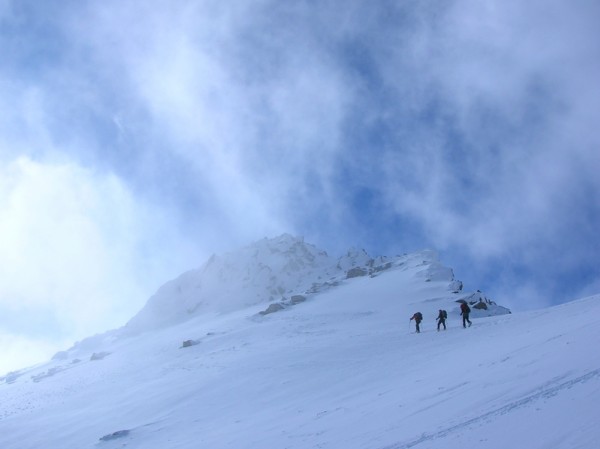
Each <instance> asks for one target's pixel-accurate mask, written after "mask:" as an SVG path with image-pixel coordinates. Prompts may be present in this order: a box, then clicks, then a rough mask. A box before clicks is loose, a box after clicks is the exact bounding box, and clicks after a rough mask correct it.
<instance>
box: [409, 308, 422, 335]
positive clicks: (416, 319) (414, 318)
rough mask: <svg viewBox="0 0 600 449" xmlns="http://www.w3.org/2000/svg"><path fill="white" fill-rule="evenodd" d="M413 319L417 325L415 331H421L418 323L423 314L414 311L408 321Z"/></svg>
mask: <svg viewBox="0 0 600 449" xmlns="http://www.w3.org/2000/svg"><path fill="white" fill-rule="evenodd" d="M412 320H415V323H416V325H417V333H420V332H421V328H420V326H419V325H420V324H421V321H423V314H422V313H421V312H416V313H415V314H414V315H413V316H412V317H411V318H410V321H412Z"/></svg>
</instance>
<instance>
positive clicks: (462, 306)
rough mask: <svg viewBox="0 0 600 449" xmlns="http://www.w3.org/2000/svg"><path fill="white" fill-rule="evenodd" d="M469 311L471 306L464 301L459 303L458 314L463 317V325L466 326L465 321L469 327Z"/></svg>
mask: <svg viewBox="0 0 600 449" xmlns="http://www.w3.org/2000/svg"><path fill="white" fill-rule="evenodd" d="M469 313H471V308H470V307H469V305H468V304H467V303H466V302H463V303H461V304H460V314H461V315H462V317H463V327H465V328H466V327H467V323H469V327H471V324H473V323H471V320H470V319H469Z"/></svg>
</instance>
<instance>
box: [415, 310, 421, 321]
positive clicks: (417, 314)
mask: <svg viewBox="0 0 600 449" xmlns="http://www.w3.org/2000/svg"><path fill="white" fill-rule="evenodd" d="M415 318H416V319H417V320H419V321H421V320H422V319H423V315H422V314H421V312H417V313H415Z"/></svg>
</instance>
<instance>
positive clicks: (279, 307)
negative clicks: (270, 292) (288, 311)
mask: <svg viewBox="0 0 600 449" xmlns="http://www.w3.org/2000/svg"><path fill="white" fill-rule="evenodd" d="M283 308H284V307H283V306H282V305H281V304H279V303H278V302H276V303H274V304H271V305H269V307H267V309H266V310H263V311H262V312H259V313H260V314H261V315H268V314H269V313H275V312H279V311H280V310H283Z"/></svg>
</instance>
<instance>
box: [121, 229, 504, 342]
mask: <svg viewBox="0 0 600 449" xmlns="http://www.w3.org/2000/svg"><path fill="white" fill-rule="evenodd" d="M409 268H410V269H414V270H415V275H416V277H417V278H420V279H421V280H423V281H426V282H430V281H441V282H447V284H448V290H449V291H450V292H453V293H455V294H457V295H459V296H457V298H456V299H463V300H468V301H470V302H471V303H472V305H475V306H476V307H479V308H480V310H481V311H485V312H482V313H483V314H484V315H498V314H504V313H509V311H508V309H506V308H504V307H499V306H497V305H496V304H495V303H493V302H492V301H490V300H489V299H487V298H485V296H484V295H483V294H481V293H480V292H474V293H470V294H467V295H465V294H460V293H461V290H462V283H461V282H460V281H456V280H455V279H454V274H453V272H452V270H451V269H450V268H447V267H445V266H443V265H442V264H441V263H440V262H439V260H438V256H437V254H436V253H435V252H433V251H421V252H417V253H414V254H410V255H403V256H395V257H383V256H380V257H375V258H374V257H371V256H369V255H368V254H367V252H366V251H364V250H357V249H354V248H352V249H350V250H348V252H347V253H346V254H345V255H343V256H341V257H339V258H332V257H330V256H329V255H328V254H327V252H325V251H323V250H320V249H318V248H317V247H315V246H314V245H312V244H310V243H306V242H305V241H304V239H303V238H302V237H293V236H291V235H289V234H283V235H281V236H279V237H276V238H271V239H267V238H265V239H263V240H259V241H257V242H255V243H253V244H251V245H249V246H247V247H244V248H241V249H239V250H237V251H234V252H231V253H227V254H224V255H222V256H217V255H213V256H212V257H211V258H210V259H209V260H208V261H207V262H206V263H205V264H204V265H203V266H202V267H201V268H199V269H197V270H192V271H188V272H186V273H184V274H182V275H181V276H179V277H178V278H177V279H174V280H172V281H170V282H168V283H166V284H165V285H163V286H162V287H161V288H159V290H158V291H157V292H156V294H155V295H153V296H152V297H151V298H150V299H149V301H148V303H147V304H146V306H145V307H144V308H143V309H142V310H141V311H140V312H139V313H138V314H137V315H136V316H135V317H133V318H132V319H131V320H130V322H129V323H128V324H127V326H126V328H127V330H129V331H133V332H137V331H147V330H151V329H155V328H157V327H163V326H167V325H172V324H176V323H180V322H183V321H186V320H189V319H191V318H193V317H194V316H198V315H201V314H205V313H210V312H217V313H223V312H231V311H234V310H239V309H242V308H245V307H248V306H253V305H257V304H269V307H268V308H267V309H266V310H264V311H263V314H266V313H271V312H274V311H278V310H283V309H284V308H286V307H288V306H291V305H295V304H297V303H299V302H303V301H305V300H306V299H307V298H311V297H314V296H316V295H318V294H319V293H321V292H323V291H324V290H326V289H329V288H333V287H336V286H339V285H341V284H342V283H344V282H345V281H346V280H347V279H352V278H356V277H362V276H368V277H375V276H378V275H380V274H382V273H383V272H386V271H390V270H398V269H401V270H407V269H409ZM478 304H479V305H478Z"/></svg>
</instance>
